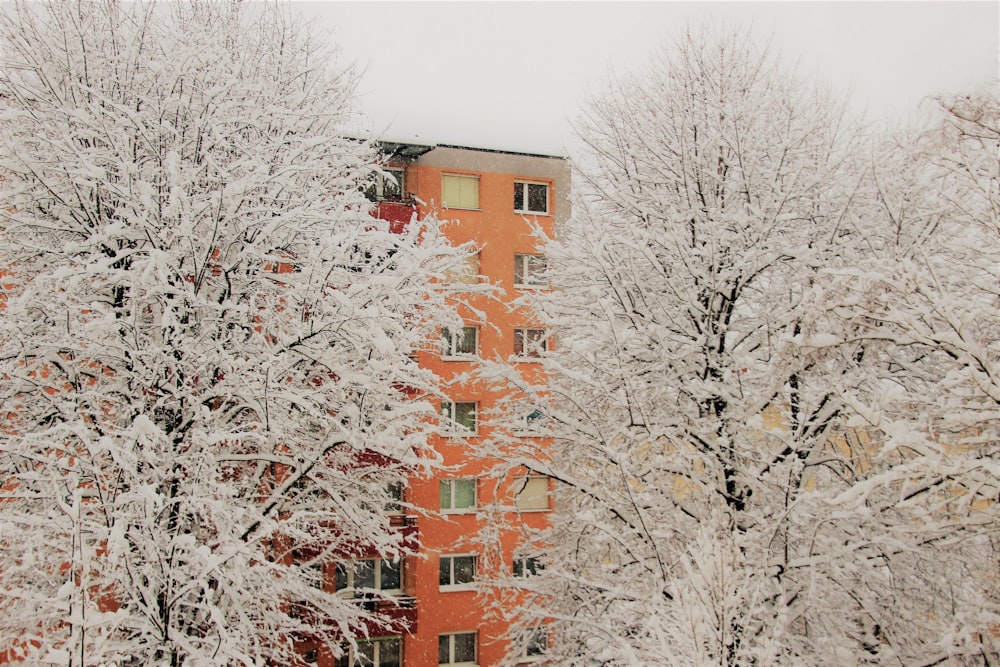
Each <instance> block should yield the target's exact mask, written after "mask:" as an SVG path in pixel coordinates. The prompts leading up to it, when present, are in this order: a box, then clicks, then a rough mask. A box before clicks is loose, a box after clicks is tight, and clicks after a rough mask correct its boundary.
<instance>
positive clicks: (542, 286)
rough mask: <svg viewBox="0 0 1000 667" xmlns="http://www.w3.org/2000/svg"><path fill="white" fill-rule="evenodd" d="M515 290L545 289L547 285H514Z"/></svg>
mask: <svg viewBox="0 0 1000 667" xmlns="http://www.w3.org/2000/svg"><path fill="white" fill-rule="evenodd" d="M514 287H515V288H517V289H546V288H547V287H548V285H536V284H531V283H514Z"/></svg>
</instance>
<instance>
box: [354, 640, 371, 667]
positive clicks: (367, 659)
mask: <svg viewBox="0 0 1000 667" xmlns="http://www.w3.org/2000/svg"><path fill="white" fill-rule="evenodd" d="M357 664H359V665H365V667H369V666H370V665H374V664H375V642H370V641H366V640H359V641H358V658H357Z"/></svg>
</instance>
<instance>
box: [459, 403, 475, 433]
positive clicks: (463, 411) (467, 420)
mask: <svg viewBox="0 0 1000 667" xmlns="http://www.w3.org/2000/svg"><path fill="white" fill-rule="evenodd" d="M455 422H456V423H458V424H459V425H460V426H462V427H463V428H465V429H466V430H469V431H475V430H476V404H475V403H456V404H455Z"/></svg>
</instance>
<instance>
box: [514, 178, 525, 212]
mask: <svg viewBox="0 0 1000 667" xmlns="http://www.w3.org/2000/svg"><path fill="white" fill-rule="evenodd" d="M523 209H524V183H514V210H515V211H521V210H523Z"/></svg>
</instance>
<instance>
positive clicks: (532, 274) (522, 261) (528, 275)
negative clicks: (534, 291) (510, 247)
mask: <svg viewBox="0 0 1000 667" xmlns="http://www.w3.org/2000/svg"><path fill="white" fill-rule="evenodd" d="M544 273H545V255H514V284H516V285H544V284H545V282H544V275H543V274H544Z"/></svg>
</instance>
